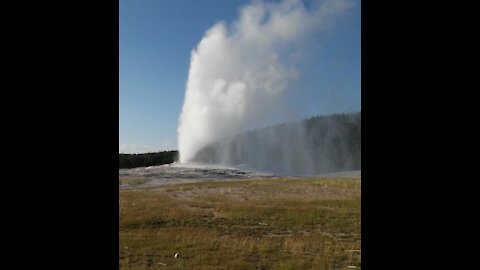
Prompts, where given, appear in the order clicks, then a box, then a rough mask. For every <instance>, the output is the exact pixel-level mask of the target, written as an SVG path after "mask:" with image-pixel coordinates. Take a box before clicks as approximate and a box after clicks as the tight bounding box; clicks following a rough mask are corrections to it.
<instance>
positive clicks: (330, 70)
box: [119, 0, 360, 153]
mask: <svg viewBox="0 0 480 270" xmlns="http://www.w3.org/2000/svg"><path fill="white" fill-rule="evenodd" d="M270 1H271V0H270ZM249 2H250V1H249V0H202V1H199V0H141V1H139V0H120V25H119V34H120V40H119V48H120V55H119V59H120V70H119V72H120V89H119V91H120V100H119V102H120V103H119V104H120V113H119V114H120V119H119V121H120V126H119V137H120V141H119V152H120V153H142V152H150V151H163V150H176V149H177V138H176V136H177V121H178V117H179V115H180V112H181V109H182V105H183V98H184V92H185V86H186V80H187V76H188V69H189V62H190V53H191V51H192V49H194V48H195V47H196V45H197V44H198V42H199V41H200V40H201V38H202V36H203V35H204V33H205V31H206V30H208V29H209V28H210V27H211V26H213V25H214V24H215V23H216V22H218V21H225V22H226V23H231V22H232V21H234V20H236V19H237V17H238V16H237V15H238V13H237V12H238V9H239V8H240V7H241V6H243V5H245V4H248V3H249ZM304 2H305V5H306V6H307V8H308V6H309V3H310V2H311V1H309V0H308V1H304ZM315 44H318V46H315ZM311 48H312V52H311V53H310V54H309V57H308V58H306V60H305V61H304V63H303V65H302V66H301V67H300V68H299V71H300V73H301V80H299V81H297V82H296V83H295V87H300V88H302V89H303V90H304V91H305V95H306V99H305V115H306V116H313V115H319V114H330V113H336V112H353V111H359V110H360V1H357V3H356V5H355V8H354V9H352V10H349V11H348V12H347V13H346V14H345V15H344V16H343V17H342V18H341V19H339V20H338V21H337V22H336V23H335V24H334V25H333V27H331V29H330V30H329V31H328V32H324V33H321V34H320V35H319V37H318V43H315V42H314V43H313V46H312V45H311Z"/></svg>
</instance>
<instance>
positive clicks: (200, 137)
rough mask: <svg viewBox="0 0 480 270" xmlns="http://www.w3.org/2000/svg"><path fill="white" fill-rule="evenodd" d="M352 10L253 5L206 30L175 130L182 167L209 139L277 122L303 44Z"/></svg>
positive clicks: (329, 4) (290, 1) (343, 2)
mask: <svg viewBox="0 0 480 270" xmlns="http://www.w3.org/2000/svg"><path fill="white" fill-rule="evenodd" d="M352 5H353V2H352V1H348V0H326V1H316V2H314V4H313V6H312V8H311V9H309V10H308V9H306V7H305V6H304V5H303V3H302V2H301V1H300V0H285V1H282V2H279V3H267V2H263V1H254V2H252V3H251V4H249V5H247V6H245V7H243V8H241V10H240V13H239V19H238V20H237V21H234V22H233V23H232V24H226V23H225V22H219V23H216V24H215V25H214V26H213V27H211V28H210V29H209V30H208V31H207V32H206V34H205V36H204V37H203V38H202V40H201V41H200V43H199V44H198V46H197V47H196V48H195V49H194V50H193V51H192V53H191V61H190V70H189V74H188V81H187V85H186V92H185V101H184V104H183V108H182V112H181V115H180V118H179V125H178V130H177V131H178V148H179V154H180V157H179V158H180V162H182V163H185V162H188V161H190V160H192V159H193V158H194V157H195V155H196V154H197V152H198V151H199V150H200V149H202V148H203V147H205V146H206V145H208V144H209V143H211V142H213V141H216V140H218V139H221V138H225V137H229V136H234V135H235V134H239V133H241V132H244V131H247V130H251V129H254V128H257V127H261V126H265V125H269V124H271V123H272V121H274V119H276V120H282V119H278V118H279V116H281V115H283V114H282V112H285V111H287V110H288V108H286V107H285V106H286V105H285V104H288V102H285V100H284V99H285V96H286V93H287V92H289V91H294V89H290V84H291V82H292V81H293V80H294V79H295V78H297V76H298V72H297V70H296V69H295V62H294V60H293V59H298V57H295V56H298V55H299V54H301V50H300V48H301V45H302V43H304V42H305V41H306V40H308V39H309V37H310V36H311V35H313V34H314V33H315V32H316V31H321V29H323V28H324V26H326V25H327V24H328V22H329V21H331V19H332V18H335V17H336V16H337V15H338V14H340V13H341V12H343V11H344V10H346V9H347V8H349V7H351V6H352ZM287 106H288V105H287Z"/></svg>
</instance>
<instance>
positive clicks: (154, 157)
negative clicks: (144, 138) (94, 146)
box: [118, 151, 178, 169]
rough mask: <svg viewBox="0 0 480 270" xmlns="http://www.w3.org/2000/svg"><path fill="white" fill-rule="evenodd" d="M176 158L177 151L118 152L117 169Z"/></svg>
mask: <svg viewBox="0 0 480 270" xmlns="http://www.w3.org/2000/svg"><path fill="white" fill-rule="evenodd" d="M176 160H178V151H163V152H155V153H144V154H119V155H118V161H119V165H118V167H119V169H127V168H136V167H147V166H155V165H162V164H169V163H173V162H174V161H176Z"/></svg>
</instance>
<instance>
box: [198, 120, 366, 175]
mask: <svg viewBox="0 0 480 270" xmlns="http://www.w3.org/2000/svg"><path fill="white" fill-rule="evenodd" d="M194 161H198V162H206V163H215V164H226V165H247V166H248V167H251V168H255V169H260V170H265V171H270V172H276V173H280V174H282V173H283V174H295V175H315V174H321V173H329V172H336V171H348V170H360V167H361V113H360V112H357V113H341V114H333V115H326V116H315V117H311V118H308V119H304V120H301V121H295V122H291V123H284V124H280V125H275V126H271V127H267V128H261V129H257V130H253V131H249V132H245V133H242V134H238V135H236V136H232V137H229V138H224V139H221V140H218V141H215V142H213V143H211V144H209V145H207V146H206V147H204V148H202V149H201V150H200V151H199V152H198V153H197V154H196V156H195V158H194Z"/></svg>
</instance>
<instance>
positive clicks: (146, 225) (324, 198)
mask: <svg viewBox="0 0 480 270" xmlns="http://www.w3.org/2000/svg"><path fill="white" fill-rule="evenodd" d="M360 188H361V180H360V177H353V178H334V177H322V178H309V179H301V178H297V179H294V178H288V179H287V178H270V179H242V180H241V181H240V180H239V181H235V180H233V179H230V181H219V180H216V181H215V180H210V181H203V182H197V183H183V184H167V185H160V186H156V187H152V188H148V189H135V190H132V189H131V190H121V191H120V201H119V207H120V247H119V248H120V269H165V267H166V268H167V269H347V267H348V266H357V269H360V266H361V265H360V258H361V256H360V255H361V254H360V243H361V241H360V240H361V237H360V236H361V235H360ZM177 252H178V253H179V254H180V257H179V258H174V254H176V253H177Z"/></svg>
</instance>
